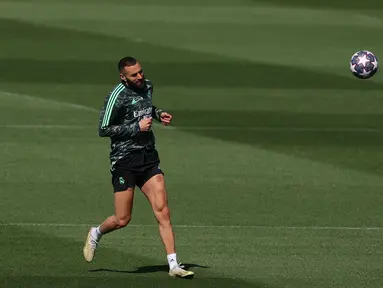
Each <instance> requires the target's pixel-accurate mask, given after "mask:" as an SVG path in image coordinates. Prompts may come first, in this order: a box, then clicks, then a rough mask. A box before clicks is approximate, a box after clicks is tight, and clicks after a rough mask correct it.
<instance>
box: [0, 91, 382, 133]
mask: <svg viewBox="0 0 383 288" xmlns="http://www.w3.org/2000/svg"><path fill="white" fill-rule="evenodd" d="M1 97H8V98H9V97H18V98H23V99H30V100H35V101H41V102H44V103H47V104H54V105H56V106H57V105H59V106H62V107H67V108H72V109H77V110H83V111H89V112H94V113H99V110H98V109H96V108H93V107H89V106H85V105H80V104H74V103H69V102H63V101H56V100H52V99H45V98H41V97H36V96H32V95H28V94H20V93H13V92H7V91H1V90H0V98H1ZM95 125H97V123H96V124H95ZM0 127H1V128H12V129H88V128H89V129H93V128H94V127H95V126H92V125H60V124H58V125H50V124H48V125H46V124H25V125H24V124H0ZM156 127H159V128H164V130H168V131H169V130H178V129H181V130H184V131H198V130H200V131H260V132H261V131H265V132H267V131H275V132H289V131H290V132H371V133H378V132H382V131H383V130H382V129H380V128H369V127H339V128H334V127H275V126H273V127H268V126H258V127H240V126H169V127H164V126H162V125H160V124H157V123H156Z"/></svg>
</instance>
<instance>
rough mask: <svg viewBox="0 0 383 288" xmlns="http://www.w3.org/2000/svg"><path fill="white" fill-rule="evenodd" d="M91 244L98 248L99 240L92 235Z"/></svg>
mask: <svg viewBox="0 0 383 288" xmlns="http://www.w3.org/2000/svg"><path fill="white" fill-rule="evenodd" d="M90 244H91V246H92V248H96V247H97V245H98V241H97V240H96V239H94V238H93V237H92V236H91V237H90Z"/></svg>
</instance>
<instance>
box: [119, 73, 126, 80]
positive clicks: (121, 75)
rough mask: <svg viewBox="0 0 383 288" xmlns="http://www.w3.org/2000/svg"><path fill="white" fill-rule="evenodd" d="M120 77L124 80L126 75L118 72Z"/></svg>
mask: <svg viewBox="0 0 383 288" xmlns="http://www.w3.org/2000/svg"><path fill="white" fill-rule="evenodd" d="M120 78H121V80H122V81H126V77H125V76H124V75H123V74H121V73H120Z"/></svg>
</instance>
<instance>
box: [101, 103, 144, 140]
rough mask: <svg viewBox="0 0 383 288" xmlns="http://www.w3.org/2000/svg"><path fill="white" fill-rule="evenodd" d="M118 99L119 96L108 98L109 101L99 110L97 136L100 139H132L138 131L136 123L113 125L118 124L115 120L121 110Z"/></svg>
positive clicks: (138, 127)
mask: <svg viewBox="0 0 383 288" xmlns="http://www.w3.org/2000/svg"><path fill="white" fill-rule="evenodd" d="M118 98H119V96H117V97H109V99H108V100H107V101H105V105H104V107H103V108H102V110H101V115H100V120H99V126H98V135H99V136H100V137H110V138H116V137H117V138H120V137H121V138H125V137H133V136H135V135H136V134H138V132H139V131H140V126H139V124H138V122H136V123H132V124H113V123H116V122H118V121H116V119H117V118H118V116H119V113H118V112H119V110H120V108H121V107H120V106H121V101H119V99H118Z"/></svg>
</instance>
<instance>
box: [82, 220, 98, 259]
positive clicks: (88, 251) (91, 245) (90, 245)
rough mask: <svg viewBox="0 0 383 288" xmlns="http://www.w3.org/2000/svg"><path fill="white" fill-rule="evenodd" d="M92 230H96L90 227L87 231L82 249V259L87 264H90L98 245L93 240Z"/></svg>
mask: <svg viewBox="0 0 383 288" xmlns="http://www.w3.org/2000/svg"><path fill="white" fill-rule="evenodd" d="M93 229H96V228H95V227H92V228H90V229H89V232H88V236H87V237H86V241H85V245H84V248H83V254H84V258H85V260H86V261H88V262H92V260H93V257H94V254H95V251H96V248H97V245H98V241H97V239H95V238H94V237H93V236H92V233H91V232H92V230H93Z"/></svg>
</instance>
